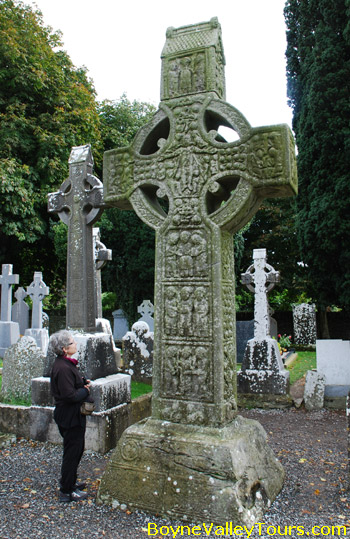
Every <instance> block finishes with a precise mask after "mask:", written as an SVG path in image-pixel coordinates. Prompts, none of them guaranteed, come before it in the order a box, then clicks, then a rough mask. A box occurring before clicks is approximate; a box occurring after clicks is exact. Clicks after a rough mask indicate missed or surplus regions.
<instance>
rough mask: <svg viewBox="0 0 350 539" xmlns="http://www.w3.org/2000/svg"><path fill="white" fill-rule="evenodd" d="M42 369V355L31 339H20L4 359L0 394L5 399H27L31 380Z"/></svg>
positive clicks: (9, 349)
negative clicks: (5, 397)
mask: <svg viewBox="0 0 350 539" xmlns="http://www.w3.org/2000/svg"><path fill="white" fill-rule="evenodd" d="M43 368H44V355H43V353H42V351H41V349H40V348H38V346H37V345H36V342H35V340H34V339H33V338H32V337H22V338H21V339H20V340H19V341H18V342H17V343H16V344H13V345H12V346H10V347H9V348H8V349H7V351H6V353H5V357H4V365H3V371H2V388H1V393H2V394H3V395H5V396H7V397H11V396H14V397H23V398H29V397H30V392H31V380H32V378H35V377H37V376H39V375H40V374H41V373H42V372H43Z"/></svg>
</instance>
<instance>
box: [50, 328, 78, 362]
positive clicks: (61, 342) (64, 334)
mask: <svg viewBox="0 0 350 539" xmlns="http://www.w3.org/2000/svg"><path fill="white" fill-rule="evenodd" d="M73 344H75V342H74V339H73V337H72V334H71V333H70V332H69V331H67V330H66V329H62V330H61V331H57V333H54V334H53V335H51V337H50V347H51V349H52V351H53V352H54V353H55V354H56V355H57V356H63V355H66V354H67V352H68V350H69V349H70V347H72V345H73ZM75 351H76V349H75ZM73 353H75V352H73Z"/></svg>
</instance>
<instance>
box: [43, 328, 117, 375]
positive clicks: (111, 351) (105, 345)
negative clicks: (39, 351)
mask: <svg viewBox="0 0 350 539" xmlns="http://www.w3.org/2000/svg"><path fill="white" fill-rule="evenodd" d="M71 333H72V335H73V337H74V340H75V341H76V343H77V348H78V351H77V355H76V358H77V359H78V362H79V369H80V371H81V373H82V374H83V375H84V376H85V377H86V378H88V379H90V380H95V379H97V378H102V377H103V376H109V375H110V374H117V373H118V370H119V369H118V361H119V357H120V356H119V354H117V355H116V354H115V345H114V341H113V337H112V335H110V334H107V333H80V332H78V331H72V332H71ZM55 357H56V356H55V354H53V352H52V350H51V349H50V344H49V347H48V350H47V356H46V360H45V368H44V372H43V374H44V376H50V372H51V368H52V365H53V362H54V361H55Z"/></svg>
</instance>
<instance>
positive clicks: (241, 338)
mask: <svg viewBox="0 0 350 539" xmlns="http://www.w3.org/2000/svg"><path fill="white" fill-rule="evenodd" d="M253 337H254V320H239V321H237V322H236V343H237V345H236V349H237V363H242V360H243V358H244V353H245V349H246V346H247V342H248V341H249V340H250V339H252V338H253Z"/></svg>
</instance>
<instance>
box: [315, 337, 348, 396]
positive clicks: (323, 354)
mask: <svg viewBox="0 0 350 539" xmlns="http://www.w3.org/2000/svg"><path fill="white" fill-rule="evenodd" d="M316 365H317V372H319V373H321V374H324V376H325V383H326V387H325V397H326V398H331V399H343V400H344V401H345V398H346V396H347V394H348V392H349V390H350V341H342V340H341V339H320V340H317V341H316Z"/></svg>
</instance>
